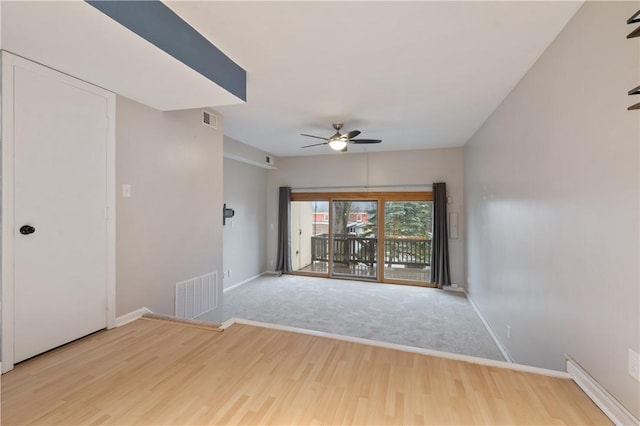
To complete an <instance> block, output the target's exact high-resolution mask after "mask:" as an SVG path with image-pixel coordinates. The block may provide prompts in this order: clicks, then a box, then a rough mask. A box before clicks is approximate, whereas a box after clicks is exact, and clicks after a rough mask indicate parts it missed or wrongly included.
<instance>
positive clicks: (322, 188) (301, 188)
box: [291, 184, 433, 191]
mask: <svg viewBox="0 0 640 426" xmlns="http://www.w3.org/2000/svg"><path fill="white" fill-rule="evenodd" d="M402 188H413V189H415V188H424V189H433V185H418V184H413V185H375V186H365V185H343V186H298V187H292V188H291V190H292V191H311V190H315V191H325V190H327V189H362V190H364V191H371V190H375V189H402Z"/></svg>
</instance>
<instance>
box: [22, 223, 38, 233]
mask: <svg viewBox="0 0 640 426" xmlns="http://www.w3.org/2000/svg"><path fill="white" fill-rule="evenodd" d="M34 232H36V228H34V227H33V226H30V225H22V226H21V227H20V233H21V234H22V235H29V234H33V233H34Z"/></svg>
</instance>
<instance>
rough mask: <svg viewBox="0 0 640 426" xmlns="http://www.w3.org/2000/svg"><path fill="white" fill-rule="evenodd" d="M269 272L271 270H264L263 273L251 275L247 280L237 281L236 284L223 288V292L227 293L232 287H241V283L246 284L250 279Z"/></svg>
mask: <svg viewBox="0 0 640 426" xmlns="http://www.w3.org/2000/svg"><path fill="white" fill-rule="evenodd" d="M268 273H269V271H265V272H262V273H261V274H258V275H254V276H253V277H251V278H247V279H246V280H244V281H240V282H239V283H236V284H234V285H232V286H229V287H228V288H225V289H223V290H222V292H223V293H226V292H227V291H229V290H232V289H234V288H237V287H240V286H241V285H244V284H246V283H248V282H249V281H253V280H255V279H256V278H260V277H261V276H263V275H265V274H268Z"/></svg>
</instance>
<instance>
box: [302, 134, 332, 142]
mask: <svg viewBox="0 0 640 426" xmlns="http://www.w3.org/2000/svg"><path fill="white" fill-rule="evenodd" d="M300 136H306V137H308V138H316V139H322V140H323V141H328V140H329V139H328V138H323V137H321V136H313V135H307V134H305V133H300Z"/></svg>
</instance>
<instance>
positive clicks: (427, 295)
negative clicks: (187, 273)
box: [224, 275, 504, 360]
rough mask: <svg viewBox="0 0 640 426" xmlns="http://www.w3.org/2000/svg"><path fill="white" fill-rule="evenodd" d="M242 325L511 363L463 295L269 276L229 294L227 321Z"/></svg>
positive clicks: (388, 285)
mask: <svg viewBox="0 0 640 426" xmlns="http://www.w3.org/2000/svg"><path fill="white" fill-rule="evenodd" d="M233 317H235V318H243V319H248V320H254V321H262V322H267V323H272V324H280V325H287V326H291V327H299V328H305V329H309V330H316V331H322V332H327V333H335V334H341V335H346V336H354V337H361V338H365V339H372V340H377V341H383V342H390V343H397V344H401V345H408V346H414V347H419V348H425V349H432V350H438V351H445V352H452V353H457V354H463V355H471V356H477V357H482V358H489V359H495V360H504V358H503V357H502V355H501V354H500V351H499V350H498V348H497V346H496V345H495V343H494V342H493V340H492V339H491V336H490V335H489V333H488V331H487V330H486V328H485V327H484V325H483V324H482V322H481V321H480V318H479V317H478V315H477V314H476V312H475V311H474V309H473V307H472V306H471V304H470V303H469V301H468V300H467V298H466V297H465V295H464V293H458V292H449V291H444V290H438V289H432V288H424V287H411V286H402V285H393V284H377V283H367V282H360V281H347V280H330V279H325V278H312V277H301V276H293V275H283V276H281V277H277V276H263V277H260V278H258V279H256V280H253V281H251V282H249V283H247V284H244V285H242V286H240V287H237V288H234V289H231V290H229V291H226V292H225V294H224V319H225V320H227V319H229V318H233Z"/></svg>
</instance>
